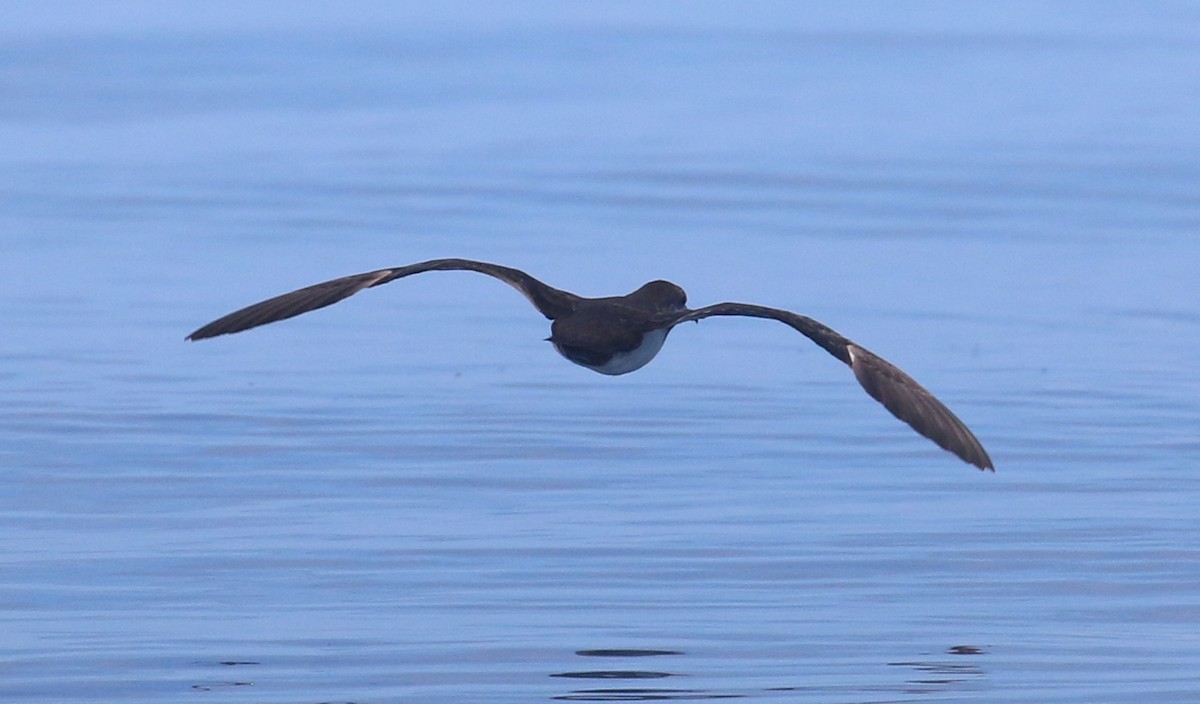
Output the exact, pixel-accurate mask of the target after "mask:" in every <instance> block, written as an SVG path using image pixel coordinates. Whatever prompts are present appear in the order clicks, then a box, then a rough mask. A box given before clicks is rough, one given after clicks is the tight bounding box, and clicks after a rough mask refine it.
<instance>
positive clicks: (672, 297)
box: [629, 280, 687, 313]
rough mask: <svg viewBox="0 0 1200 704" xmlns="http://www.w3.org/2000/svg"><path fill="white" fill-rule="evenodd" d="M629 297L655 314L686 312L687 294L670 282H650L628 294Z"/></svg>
mask: <svg viewBox="0 0 1200 704" xmlns="http://www.w3.org/2000/svg"><path fill="white" fill-rule="evenodd" d="M629 297H630V299H632V300H633V301H636V302H637V303H638V304H640V305H643V306H645V307H646V308H648V309H650V310H653V311H656V312H663V313H667V312H670V313H674V312H678V311H683V310H687V294H686V293H684V291H683V289H682V288H680V287H678V286H676V285H675V284H673V283H671V282H670V281H662V280H659V281H651V282H650V283H648V284H645V285H644V286H642V287H641V288H639V289H638V290H636V291H634V292H633V293H631V294H629Z"/></svg>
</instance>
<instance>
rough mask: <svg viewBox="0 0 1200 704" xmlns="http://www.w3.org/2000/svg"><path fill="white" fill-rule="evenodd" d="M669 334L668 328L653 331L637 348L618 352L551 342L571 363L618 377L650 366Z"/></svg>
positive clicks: (643, 337) (644, 336)
mask: <svg viewBox="0 0 1200 704" xmlns="http://www.w3.org/2000/svg"><path fill="white" fill-rule="evenodd" d="M667 332H668V330H667V329H666V328H664V329H662V330H653V331H651V332H648V333H646V334H644V335H642V340H641V342H640V343H639V344H638V345H637V346H636V347H633V348H632V349H628V350H622V351H617V352H609V351H606V350H597V349H590V348H587V347H582V346H578V345H572V344H568V343H565V342H563V341H561V340H558V339H553V338H552V339H551V340H550V341H551V342H553V343H554V349H556V350H558V353H559V354H561V355H562V356H563V357H566V358H567V359H568V360H569V361H571V362H574V363H575V364H578V365H579V366H581V367H587V368H588V369H591V370H592V371H594V372H599V373H601V374H608V375H610V376H618V375H620V374H628V373H629V372H632V371H636V370H638V369H641V368H642V367H644V366H646V365H647V364H649V363H650V360H652V359H654V356H655V355H656V354H658V351H659V350H661V349H662V346H663V342H665V341H666V339H667Z"/></svg>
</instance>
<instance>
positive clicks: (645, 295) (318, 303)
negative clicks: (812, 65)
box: [187, 259, 994, 469]
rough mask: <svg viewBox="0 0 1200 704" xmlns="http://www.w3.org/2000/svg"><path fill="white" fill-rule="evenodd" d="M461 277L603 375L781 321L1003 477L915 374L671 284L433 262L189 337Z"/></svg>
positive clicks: (335, 285)
mask: <svg viewBox="0 0 1200 704" xmlns="http://www.w3.org/2000/svg"><path fill="white" fill-rule="evenodd" d="M457 270H466V271H477V272H479V273H481V274H487V275H488V276H493V277H495V278H497V279H500V280H501V281H503V282H505V283H506V284H508V285H510V286H512V287H513V288H515V289H517V290H518V291H520V292H521V293H522V294H524V296H525V297H526V298H528V299H529V302H530V303H532V304H533V306H534V307H535V308H537V309H538V311H540V312H541V313H542V315H544V316H546V317H547V318H549V319H550V320H551V321H552V322H551V324H550V337H549V338H547V339H548V340H549V341H550V342H551V343H553V345H554V348H555V349H556V350H558V352H559V354H561V355H562V356H564V357H566V358H567V359H568V360H570V361H571V362H574V363H575V364H578V365H580V366H583V367H587V368H588V369H591V370H593V371H596V372H600V373H601V374H611V375H616V374H628V373H629V372H632V371H635V370H637V369H641V368H642V367H643V366H645V365H646V364H647V363H648V362H649V361H650V360H651V359H654V355H656V354H658V351H659V350H660V349H662V345H663V342H664V341H665V340H666V339H667V334H668V333H670V332H671V330H672V329H673V328H674V327H675V326H676V325H679V324H680V323H685V322H687V321H689V320H700V319H701V318H708V317H711V316H715V315H741V316H749V317H752V318H769V319H771V320H778V321H779V322H781V323H784V324H786V325H789V326H791V327H792V328H794V329H795V330H797V331H799V332H800V333H801V334H803V335H804V336H805V337H807V338H808V339H810V340H812V341H813V342H815V343H817V344H818V345H820V346H821V348H822V349H824V350H825V351H826V352H828V353H829V354H831V355H833V356H834V357H837V358H838V359H839V360H841V361H842V362H843V363H844V364H846V365H847V366H849V367H850V369H851V371H853V372H854V377H855V378H856V379H858V383H860V384H862V387H863V388H864V389H866V391H867V393H868V394H870V396H871V398H873V399H875V400H876V401H879V402H880V403H882V404H883V406H884V408H886V409H888V410H889V411H891V412H892V415H894V416H896V417H897V418H899V419H900V420H902V421H904V422H905V423H908V424H909V425H910V426H911V427H912V429H913V430H915V431H917V432H918V433H920V434H921V435H924V436H925V437H927V438H929V439H930V440H932V441H934V442H935V443H937V444H938V445H939V446H941V447H942V448H944V449H946V450H948V451H950V452H952V453H954V454H955V455H957V456H958V457H959V458H961V459H962V460H963V461H964V462H968V463H970V464H973V465H975V466H976V467H979V468H980V469H994V467H993V465H992V460H991V458H989V457H988V454H987V451H986V450H984V449H983V445H981V444H980V443H979V440H977V439H976V438H975V435H974V434H973V433H972V432H971V431H970V429H968V428H967V426H966V425H965V424H964V423H963V422H962V421H961V420H959V419H958V417H957V416H955V415H954V414H953V413H952V412H951V411H950V409H949V408H946V406H945V405H944V404H943V403H942V402H941V401H939V400H937V398H935V397H934V395H933V394H931V393H929V392H928V391H926V390H925V388H924V387H923V386H921V385H920V384H918V383H917V382H916V381H915V380H913V378H912V377H910V376H909V375H908V374H905V373H904V372H903V371H901V370H900V369H899V368H898V367H896V366H894V365H892V364H891V363H890V362H888V361H887V360H885V359H883V358H882V357H880V356H878V355H876V354H875V353H873V352H871V351H870V350H868V349H866V348H865V347H861V346H859V345H858V344H856V343H854V342H852V341H851V340H848V339H846V338H845V337H842V335H840V334H839V333H838V332H837V331H835V330H833V329H831V328H829V327H827V326H825V325H822V324H821V323H818V322H817V321H815V320H813V319H812V318H809V317H806V316H803V315H797V314H796V313H792V312H790V311H786V310H779V309H777V308H767V307H765V306H757V305H752V304H749V303H717V304H715V305H711V306H705V307H703V308H697V309H695V310H692V309H689V308H688V307H687V305H686V304H687V295H686V294H685V293H684V292H683V289H681V288H679V287H678V286H676V285H675V284H673V283H671V282H669V281H651V282H650V283H648V284H646V285H645V286H642V287H641V288H639V289H638V290H636V291H634V292H633V293H631V294H629V295H627V296H610V297H607V298H584V297H582V296H577V295H575V294H573V293H569V292H567V291H562V290H559V289H556V288H554V287H552V286H547V285H546V284H544V283H542V282H541V281H538V280H537V279H535V278H533V277H532V276H530V275H529V274H526V273H525V272H523V271H520V270H517V269H512V268H510V267H506V266H500V265H498V264H488V263H487V262H477V261H472V260H470V259H433V260H430V261H427V262H421V263H419V264H410V265H408V266H401V267H395V268H392V269H379V270H377V271H369V272H367V273H365V274H355V275H354V276H346V277H343V278H340V279H333V280H332V281H326V282H324V283H319V284H315V285H313V286H308V287H306V288H302V289H299V290H296V291H292V292H291V293H285V294H283V295H281V296H276V297H274V298H271V299H268V300H265V301H262V302H261V303H255V304H254V305H252V306H248V307H246V308H242V309H241V310H238V311H235V312H233V313H230V314H229V315H226V316H225V317H223V318H219V319H217V320H214V321H213V322H211V323H209V324H208V325H205V326H204V327H202V328H200V329H199V330H197V331H195V332H193V333H192V334H191V335H188V336H187V339H189V340H202V339H204V338H206V337H216V336H217V335H225V334H227V333H232V332H240V331H242V330H247V329H249V328H253V327H258V326H259V325H265V324H267V323H273V322H275V321H277V320H284V319H286V318H291V317H292V316H296V315H300V314H301V313H307V312H308V311H310V310H316V309H318V308H324V307H325V306H328V305H331V304H333V303H337V302H338V301H340V300H342V299H343V298H347V297H349V296H352V295H354V294H355V293H358V292H359V291H361V290H363V289H365V288H371V287H373V286H379V285H381V284H386V283H388V282H389V281H395V280H396V279H402V278H404V277H405V276H409V275H411V274H419V273H421V272H423V271H457Z"/></svg>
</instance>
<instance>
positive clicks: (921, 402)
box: [672, 303, 995, 471]
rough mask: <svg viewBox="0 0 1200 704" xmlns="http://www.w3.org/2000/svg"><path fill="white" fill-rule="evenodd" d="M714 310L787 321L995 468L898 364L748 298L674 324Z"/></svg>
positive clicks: (938, 438)
mask: <svg viewBox="0 0 1200 704" xmlns="http://www.w3.org/2000/svg"><path fill="white" fill-rule="evenodd" d="M714 315H742V316H749V317H753V318H769V319H771V320H778V321H779V322H781V323H785V324H787V325H790V326H791V327H793V328H795V329H796V330H798V331H799V332H800V333H801V334H803V335H804V336H805V337H807V338H809V339H810V340H812V341H813V342H815V343H817V344H818V345H820V346H821V347H822V348H823V349H824V350H825V351H826V352H828V353H829V354H831V355H833V356H834V357H837V358H838V359H840V360H841V361H842V362H844V363H845V364H846V365H847V366H849V367H850V369H851V370H852V371H853V372H854V377H855V378H856V379H858V383H860V384H862V387H863V388H864V389H866V392H867V393H868V394H869V395H870V396H871V398H873V399H875V400H876V401H878V402H880V403H881V404H883V407H884V408H886V409H888V410H889V411H891V413H892V415H894V416H896V417H897V418H899V419H900V420H902V421H904V422H905V423H908V425H909V426H911V427H912V429H913V430H915V431H917V432H918V433H920V434H921V435H924V436H925V437H927V438H929V439H930V440H932V441H934V442H935V443H937V444H938V445H939V446H940V447H942V448H943V449H945V450H948V451H950V452H952V453H954V454H955V455H957V456H958V457H959V458H960V459H962V460H963V461H964V462H968V463H970V464H973V465H975V466H976V467H979V468H980V469H991V470H993V471H994V470H995V468H994V466H993V465H992V460H991V458H990V457H988V454H987V451H986V450H984V449H983V445H982V444H980V442H979V440H978V439H977V438H976V437H975V434H974V433H972V432H971V430H970V429H969V428H967V426H966V424H965V423H963V422H962V421H961V420H959V419H958V416H956V415H954V413H953V412H951V411H950V409H949V408H947V407H946V405H945V404H943V403H942V402H941V401H939V400H937V397H935V396H934V395H933V394H931V393H930V392H929V391H928V390H926V389H925V387H923V386H921V385H920V384H918V383H917V382H916V380H915V379H913V378H912V377H911V376H909V375H908V374H905V373H904V372H903V371H901V370H900V368H899V367H897V366H895V365H894V364H892V363H891V362H889V361H887V360H886V359H884V358H883V357H880V356H879V355H877V354H875V353H873V352H871V351H870V350H868V349H866V348H865V347H860V346H859V345H857V344H855V343H854V342H852V341H850V340H848V339H846V338H845V337H843V336H842V335H841V334H839V333H838V332H837V331H836V330H834V329H833V328H830V327H828V326H827V325H822V324H821V323H818V322H817V321H815V320H813V319H812V318H809V317H807V316H803V315H797V314H795V313H792V312H790V311H786V310H779V309H777V308H767V307H765V306H756V305H751V304H748V303H718V304H716V305H712V306H706V307H704V308H698V309H696V310H693V311H688V312H686V313H683V314H682V315H679V316H678V317H677V318H676V319H675V320H674V322H673V323H672V324H679V323H683V322H687V321H689V320H700V319H701V318H708V317H710V316H714Z"/></svg>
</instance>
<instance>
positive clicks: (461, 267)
mask: <svg viewBox="0 0 1200 704" xmlns="http://www.w3.org/2000/svg"><path fill="white" fill-rule="evenodd" d="M424 271H477V272H479V273H481V274H487V275H488V276H493V277H495V278H497V279H500V280H501V281H503V282H504V283H506V284H508V285H510V286H512V287H513V288H515V289H517V290H518V291H520V292H521V293H522V294H523V295H524V296H525V298H528V299H529V302H530V303H532V304H533V306H534V307H535V308H537V309H538V311H539V312H541V314H542V315H544V316H546V317H547V318H549V319H550V320H554V319H556V318H559V317H562V316H564V315H567V314H568V313H570V312H571V311H573V310H574V309H575V304H576V303H577V302H578V301H579V300H580V298H579V297H578V296H576V295H575V294H573V293H568V292H566V291H560V290H558V289H556V288H553V287H551V286H547V285H546V284H544V283H542V282H541V281H538V280H537V279H535V278H533V277H532V276H530V275H529V274H526V273H525V272H523V271H520V270H519V269H512V268H510V267H506V266H500V265H499V264H489V263H487V262H477V261H473V260H470V259H433V260H430V261H427V262H421V263H419V264H410V265H408V266H400V267H394V268H391V269H379V270H377V271H368V272H366V273H365V274H355V275H353V276H344V277H342V278H340V279H333V280H332V281H325V282H322V283H319V284H314V285H312V286H306V287H305V288H302V289H298V290H296V291H292V292H291V293H285V294H283V295H280V296H275V297H274V298H270V299H267V300H265V301H261V302H259V303H255V304H254V305H251V306H247V307H245V308H242V309H241V310H237V311H234V312H232V313H230V314H229V315H226V316H224V317H222V318H218V319H217V320H214V321H212V322H211V323H209V324H207V325H205V326H204V327H202V328H200V329H199V330H196V331H195V332H193V333H192V334H191V335H188V336H187V339H189V340H203V339H204V338H206V337H216V336H217V335H226V334H228V333H232V332H241V331H242V330H249V329H250V328H255V327H258V326H259V325H266V324H267V323H273V322H275V321H278V320H286V319H287V318H291V317H294V316H297V315H300V314H301V313H307V312H309V311H311V310H316V309H318V308H324V307H325V306H328V305H333V304H334V303H337V302H338V301H340V300H342V299H344V298H349V297H350V296H353V295H354V294H356V293H358V292H359V291H361V290H363V289H365V288H371V287H373V286H379V285H381V284H386V283H388V282H389V281H395V280H396V279H401V278H404V277H405V276H410V275H412V274H419V273H421V272H424Z"/></svg>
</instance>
